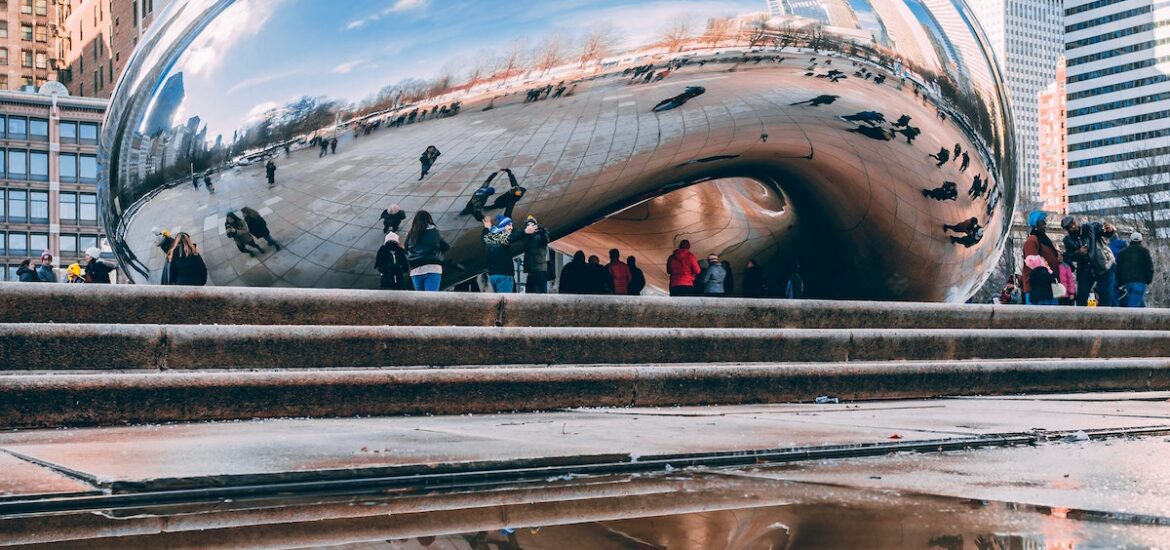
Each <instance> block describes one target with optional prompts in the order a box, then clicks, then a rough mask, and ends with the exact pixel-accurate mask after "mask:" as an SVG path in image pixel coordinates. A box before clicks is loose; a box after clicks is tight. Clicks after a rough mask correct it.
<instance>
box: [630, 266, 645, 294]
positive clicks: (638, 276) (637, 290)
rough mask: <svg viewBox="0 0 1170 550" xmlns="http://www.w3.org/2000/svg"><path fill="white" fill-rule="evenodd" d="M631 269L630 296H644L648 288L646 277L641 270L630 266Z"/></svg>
mask: <svg viewBox="0 0 1170 550" xmlns="http://www.w3.org/2000/svg"><path fill="white" fill-rule="evenodd" d="M627 267H629V268H630V285H629V291H630V292H629V294H630V296H638V295H641V294H642V290H643V289H645V288H646V275H645V274H644V273H642V270H641V269H638V268H636V267H632V266H629V265H628V264H627Z"/></svg>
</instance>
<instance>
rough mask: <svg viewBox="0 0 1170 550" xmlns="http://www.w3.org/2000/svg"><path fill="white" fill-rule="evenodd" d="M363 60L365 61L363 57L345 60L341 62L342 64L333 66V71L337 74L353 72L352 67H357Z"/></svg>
mask: <svg viewBox="0 0 1170 550" xmlns="http://www.w3.org/2000/svg"><path fill="white" fill-rule="evenodd" d="M365 62H366V60H365V59H355V60H353V61H346V62H345V63H342V64H340V65H338V66H336V67H334V68H333V72H335V73H337V74H347V73H351V72H353V70H354V69H356V68H358V67H359V66H361V65H362V64H364V63H365Z"/></svg>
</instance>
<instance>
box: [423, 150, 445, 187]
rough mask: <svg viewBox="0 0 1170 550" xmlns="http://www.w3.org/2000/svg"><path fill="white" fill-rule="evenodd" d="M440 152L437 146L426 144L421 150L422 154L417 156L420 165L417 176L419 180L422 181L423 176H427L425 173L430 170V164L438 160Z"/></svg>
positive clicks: (432, 164)
mask: <svg viewBox="0 0 1170 550" xmlns="http://www.w3.org/2000/svg"><path fill="white" fill-rule="evenodd" d="M442 154H443V153H441V152H440V151H439V148H438V147H435V146H434V145H428V146H427V148H426V149H424V150H423V152H422V154H421V155H419V156H418V162H419V164H421V165H422V173H421V174H419V176H418V179H419V181H422V179H423V178H425V177H427V173H428V172H430V171H431V166H434V165H435V161H436V160H438V158H439V155H442Z"/></svg>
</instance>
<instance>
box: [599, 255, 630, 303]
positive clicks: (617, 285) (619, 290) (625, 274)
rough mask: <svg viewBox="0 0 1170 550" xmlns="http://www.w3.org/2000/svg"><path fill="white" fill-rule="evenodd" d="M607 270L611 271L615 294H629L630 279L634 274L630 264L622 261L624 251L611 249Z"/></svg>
mask: <svg viewBox="0 0 1170 550" xmlns="http://www.w3.org/2000/svg"><path fill="white" fill-rule="evenodd" d="M605 270H606V271H607V272H609V279H610V284H611V287H612V288H613V293H614V294H619V295H623V296H625V295H629V293H630V281H631V280H633V278H634V275H633V274H632V273H630V266H628V265H626V264H625V262H623V261H622V253H621V252H620V251H618V249H616V248H614V249H611V250H610V251H609V263H608V264H606V266H605Z"/></svg>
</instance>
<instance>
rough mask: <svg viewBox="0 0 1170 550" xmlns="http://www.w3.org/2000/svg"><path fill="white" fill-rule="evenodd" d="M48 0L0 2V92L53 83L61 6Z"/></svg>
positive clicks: (55, 76) (57, 64)
mask: <svg viewBox="0 0 1170 550" xmlns="http://www.w3.org/2000/svg"><path fill="white" fill-rule="evenodd" d="M57 4H58V3H57V2H55V1H53V2H50V1H49V0H14V1H12V2H0V90H19V89H21V88H22V87H24V86H35V87H38V88H39V87H40V86H41V84H44V83H45V82H46V81H49V80H57V69H58V66H59V64H60V63H59V59H58V58H59V55H58V53H59V50H60V47H59V43H60V39H59V38H58V36H57V32H56V31H55V28H54V27H55V24H56V23H57V20H58V18H59V16H60V15H59V14H60V12H61V7H60V6H58V5H57Z"/></svg>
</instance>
